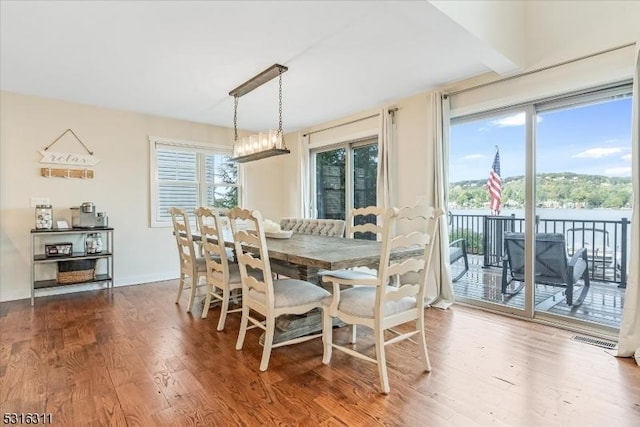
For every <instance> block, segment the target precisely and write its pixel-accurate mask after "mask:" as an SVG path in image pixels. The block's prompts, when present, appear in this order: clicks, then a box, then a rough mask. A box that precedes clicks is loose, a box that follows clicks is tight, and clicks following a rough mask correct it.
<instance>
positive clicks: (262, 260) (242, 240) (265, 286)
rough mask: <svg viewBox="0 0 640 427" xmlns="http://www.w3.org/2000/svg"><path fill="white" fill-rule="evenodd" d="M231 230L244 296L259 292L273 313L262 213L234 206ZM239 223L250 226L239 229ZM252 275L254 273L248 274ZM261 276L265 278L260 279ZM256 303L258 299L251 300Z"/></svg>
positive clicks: (230, 212) (269, 267)
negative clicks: (254, 291) (263, 295)
mask: <svg viewBox="0 0 640 427" xmlns="http://www.w3.org/2000/svg"><path fill="white" fill-rule="evenodd" d="M229 219H230V220H231V221H230V223H231V230H232V231H233V240H234V245H235V248H236V258H237V260H238V266H239V267H240V277H241V278H242V292H243V295H249V294H248V292H250V291H251V290H256V291H258V292H261V293H263V294H265V299H264V302H265V308H267V309H271V310H273V308H274V292H273V277H272V275H271V263H270V261H269V252H268V250H267V241H266V238H265V235H264V228H263V226H262V215H261V214H260V212H259V211H257V210H254V211H251V210H248V209H242V208H240V207H235V208H233V209H231V210H230V211H229ZM237 220H242V221H244V222H245V223H248V225H249V226H248V227H246V228H244V227H243V228H242V229H240V228H239V227H238V224H237V223H236V221H237ZM249 272H252V273H254V274H251V275H250V274H249ZM255 273H261V274H262V279H263V280H259V278H260V274H255ZM251 300H252V301H255V300H256V299H255V298H252V299H251Z"/></svg>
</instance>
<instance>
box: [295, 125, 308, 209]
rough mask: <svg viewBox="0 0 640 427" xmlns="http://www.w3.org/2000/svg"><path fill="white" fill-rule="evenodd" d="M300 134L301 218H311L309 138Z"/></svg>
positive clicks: (299, 177)
mask: <svg viewBox="0 0 640 427" xmlns="http://www.w3.org/2000/svg"><path fill="white" fill-rule="evenodd" d="M310 138H311V136H310V135H303V134H298V179H299V180H300V207H299V209H300V218H311V208H310V207H311V192H310V191H309V139H310Z"/></svg>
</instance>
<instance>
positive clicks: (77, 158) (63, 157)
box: [40, 150, 100, 166]
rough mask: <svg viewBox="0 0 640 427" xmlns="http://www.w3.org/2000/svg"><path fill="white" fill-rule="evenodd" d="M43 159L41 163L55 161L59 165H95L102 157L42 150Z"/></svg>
mask: <svg viewBox="0 0 640 427" xmlns="http://www.w3.org/2000/svg"><path fill="white" fill-rule="evenodd" d="M40 154H41V155H42V159H41V160H40V163H53V164H57V165H75V166H93V165H95V164H97V163H98V162H99V161H100V159H98V158H97V157H95V156H93V155H91V154H76V153H60V152H55V151H45V150H40Z"/></svg>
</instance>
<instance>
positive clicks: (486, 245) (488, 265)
mask: <svg viewBox="0 0 640 427" xmlns="http://www.w3.org/2000/svg"><path fill="white" fill-rule="evenodd" d="M448 221H449V236H450V239H451V240H455V239H459V238H464V239H466V241H467V250H468V253H469V271H468V272H467V273H466V274H465V275H463V276H462V278H460V280H458V281H456V282H455V283H454V292H455V295H456V297H457V298H459V299H464V300H472V301H477V302H485V303H494V304H499V305H502V306H505V307H514V308H523V307H524V297H525V293H524V290H523V291H522V292H520V293H518V294H516V295H514V296H509V295H503V294H502V293H501V278H502V260H503V253H504V249H503V235H504V232H506V231H516V232H522V231H524V219H523V218H517V217H515V216H487V215H460V214H450V215H449V218H448ZM536 230H537V232H539V233H562V234H564V235H565V239H566V242H567V252H568V254H569V255H572V254H573V251H574V250H576V249H579V248H582V247H584V248H587V254H588V259H589V277H590V281H591V287H590V290H589V293H588V294H587V296H586V298H585V300H584V302H583V303H582V304H581V305H580V306H577V307H576V306H574V307H570V306H568V305H567V304H566V302H565V300H564V297H563V289H562V288H558V287H553V286H547V285H540V284H536V286H535V297H534V304H535V310H536V311H537V312H545V313H551V314H555V315H560V316H564V317H567V318H569V319H575V320H580V321H585V322H590V323H594V324H597V325H600V326H605V327H608V328H613V329H619V327H620V321H621V319H622V309H623V306H624V292H625V288H626V282H627V271H626V265H627V256H628V252H629V242H630V240H629V239H630V236H629V233H630V227H629V221H628V220H627V219H626V218H621V219H620V220H582V219H581V220H575V219H540V218H536ZM461 267H462V265H461V263H456V264H454V265H453V266H452V275H453V276H454V277H455V276H456V275H457V273H458V272H459V271H460V270H459V269H460V268H461Z"/></svg>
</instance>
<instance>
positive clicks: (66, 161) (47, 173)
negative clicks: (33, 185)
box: [40, 129, 100, 179]
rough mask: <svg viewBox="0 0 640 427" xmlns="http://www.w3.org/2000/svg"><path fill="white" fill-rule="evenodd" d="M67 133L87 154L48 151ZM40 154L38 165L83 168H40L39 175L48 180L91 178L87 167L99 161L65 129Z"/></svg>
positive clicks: (90, 172)
mask: <svg viewBox="0 0 640 427" xmlns="http://www.w3.org/2000/svg"><path fill="white" fill-rule="evenodd" d="M67 133H71V134H72V135H73V136H74V137H75V139H76V140H77V141H78V142H79V143H80V145H82V147H83V148H84V149H85V150H86V151H87V153H88V154H78V153H67V152H57V151H49V148H51V147H52V146H53V145H54V144H55V143H56V142H58V141H59V140H60V139H61V138H62V137H63V136H65V135H66V134H67ZM40 154H41V155H42V159H40V163H49V164H56V165H73V166H84V168H83V169H72V168H51V167H46V168H40V175H41V176H44V177H47V178H50V177H56V178H83V179H87V178H93V170H89V169H87V168H86V167H87V166H94V165H96V164H97V163H98V162H99V161H100V159H98V158H97V157H95V156H94V155H93V151H91V150H89V148H88V147H87V146H86V145H85V143H84V142H82V140H81V139H80V138H79V137H78V135H76V133H75V132H74V131H73V130H71V129H67V130H65V131H64V132H62V134H61V135H60V136H59V137H57V138H56V139H54V140H53V142H52V143H51V144H49V145H47V146H46V147H44V149H43V150H40Z"/></svg>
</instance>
